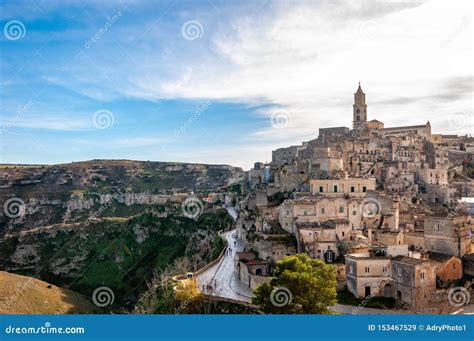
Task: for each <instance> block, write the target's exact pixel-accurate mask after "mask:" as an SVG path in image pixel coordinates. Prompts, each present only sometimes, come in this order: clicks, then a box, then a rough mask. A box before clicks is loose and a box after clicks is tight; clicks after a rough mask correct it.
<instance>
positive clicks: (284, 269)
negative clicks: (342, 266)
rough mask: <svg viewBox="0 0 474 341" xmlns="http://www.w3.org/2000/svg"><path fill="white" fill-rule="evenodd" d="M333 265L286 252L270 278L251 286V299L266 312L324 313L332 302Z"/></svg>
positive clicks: (334, 291) (334, 297)
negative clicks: (252, 290)
mask: <svg viewBox="0 0 474 341" xmlns="http://www.w3.org/2000/svg"><path fill="white" fill-rule="evenodd" d="M336 284H337V281H336V270H335V267H334V266H333V265H329V264H326V263H324V262H323V261H322V260H320V259H311V258H310V257H308V256H307V255H306V254H297V255H294V256H287V257H285V258H284V259H282V260H281V261H279V262H278V263H277V264H276V267H275V273H274V278H273V279H272V280H271V281H270V282H269V283H265V284H262V285H260V286H259V287H258V288H257V289H255V292H254V294H255V297H254V299H253V303H254V304H257V305H259V306H260V307H261V309H262V310H263V311H264V312H266V313H276V314H295V313H296V314H328V313H329V309H328V307H330V306H333V305H334V304H336V302H337V299H336V297H337V296H336Z"/></svg>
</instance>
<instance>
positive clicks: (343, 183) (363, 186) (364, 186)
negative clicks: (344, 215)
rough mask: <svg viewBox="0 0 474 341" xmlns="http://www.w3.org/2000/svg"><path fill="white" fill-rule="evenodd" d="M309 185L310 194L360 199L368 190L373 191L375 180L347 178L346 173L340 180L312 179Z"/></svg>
mask: <svg viewBox="0 0 474 341" xmlns="http://www.w3.org/2000/svg"><path fill="white" fill-rule="evenodd" d="M309 183H310V191H311V193H312V194H319V195H326V196H334V195H343V194H348V195H351V196H359V197H361V196H365V193H366V192H367V191H368V190H375V178H349V177H348V176H347V173H346V174H345V176H344V178H342V179H313V180H310V182H309Z"/></svg>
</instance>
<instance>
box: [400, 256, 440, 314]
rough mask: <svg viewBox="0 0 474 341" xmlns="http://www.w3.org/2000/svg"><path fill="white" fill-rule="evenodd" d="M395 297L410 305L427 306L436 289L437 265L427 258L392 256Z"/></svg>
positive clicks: (415, 306) (414, 306) (416, 307)
mask: <svg viewBox="0 0 474 341" xmlns="http://www.w3.org/2000/svg"><path fill="white" fill-rule="evenodd" d="M391 264H392V273H391V276H392V280H393V282H392V283H393V297H394V298H395V299H397V300H398V301H401V302H403V303H405V304H407V305H408V306H410V307H412V308H415V309H421V308H424V307H426V306H427V304H428V302H429V301H430V300H431V298H432V296H433V294H434V293H435V291H436V267H435V265H434V263H433V262H432V261H430V260H427V259H422V258H413V257H407V256H397V257H394V258H392V261H391Z"/></svg>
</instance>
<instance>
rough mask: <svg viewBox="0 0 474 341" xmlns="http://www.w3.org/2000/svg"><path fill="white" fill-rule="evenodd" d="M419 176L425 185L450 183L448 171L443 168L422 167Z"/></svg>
mask: <svg viewBox="0 0 474 341" xmlns="http://www.w3.org/2000/svg"><path fill="white" fill-rule="evenodd" d="M418 176H419V178H420V181H421V182H423V183H424V184H425V185H448V171H447V170H446V169H443V168H436V169H432V168H422V169H420V170H419V171H418Z"/></svg>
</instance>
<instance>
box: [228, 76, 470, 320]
mask: <svg viewBox="0 0 474 341" xmlns="http://www.w3.org/2000/svg"><path fill="white" fill-rule="evenodd" d="M367 107H368V105H367V100H366V94H365V93H364V91H363V90H362V87H361V85H360V83H359V87H358V88H357V90H356V92H355V94H354V104H353V114H352V129H351V128H348V127H330V128H321V129H319V136H318V137H317V138H315V139H314V140H310V141H306V142H303V143H302V144H301V145H295V146H289V147H286V148H279V149H277V150H274V151H273V152H272V161H271V162H270V163H261V162H257V163H255V165H254V167H253V168H252V169H251V170H250V171H249V172H248V173H247V176H246V181H245V186H243V188H245V193H244V195H245V197H244V199H243V200H241V201H240V202H239V203H238V204H237V206H238V207H237V209H238V219H237V238H238V239H240V240H241V241H242V242H243V245H244V247H243V250H242V252H237V253H236V256H235V269H234V271H235V276H236V277H237V278H238V279H239V281H241V282H242V283H243V285H244V286H247V287H249V288H250V289H252V290H253V289H255V288H257V287H258V286H259V285H260V284H262V283H266V282H268V281H270V279H271V275H272V271H273V268H274V265H275V263H276V262H278V261H279V260H281V259H283V258H284V257H285V256H288V255H293V254H295V253H306V254H307V255H309V256H310V257H311V258H318V259H322V260H324V261H325V262H326V263H330V264H334V266H335V267H336V270H337V279H338V283H339V284H338V287H339V289H341V290H342V289H343V288H344V289H345V290H347V291H348V292H349V293H350V294H351V295H353V296H354V297H355V298H366V297H378V296H380V297H387V298H392V299H394V300H396V301H397V302H398V303H399V304H400V305H402V306H404V307H406V308H408V309H414V310H416V311H424V310H426V309H428V308H433V307H435V308H437V307H441V306H442V305H444V304H446V305H447V304H448V300H447V299H446V297H447V294H448V293H449V292H448V290H449V289H450V288H452V287H456V290H458V291H459V290H462V291H464V290H463V289H464V286H466V288H467V289H465V290H467V292H468V291H469V288H470V284H471V283H470V280H471V279H472V276H473V275H474V253H472V248H471V245H472V229H473V227H474V219H473V216H472V214H473V213H474V211H473V201H472V193H473V191H474V181H473V179H472V178H473V174H474V173H473V170H474V157H473V155H474V138H472V137H470V136H457V135H442V134H433V133H432V131H431V125H430V122H429V121H428V122H426V123H423V122H420V124H419V125H414V126H401V127H385V124H384V123H383V122H381V121H379V120H377V119H375V118H374V119H371V120H368V117H369V115H368V111H367ZM348 116H349V115H348ZM463 285H464V286H463ZM458 293H459V292H458ZM464 303H465V304H466V303H467V302H464ZM451 308H452V307H451ZM431 311H433V310H431Z"/></svg>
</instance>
